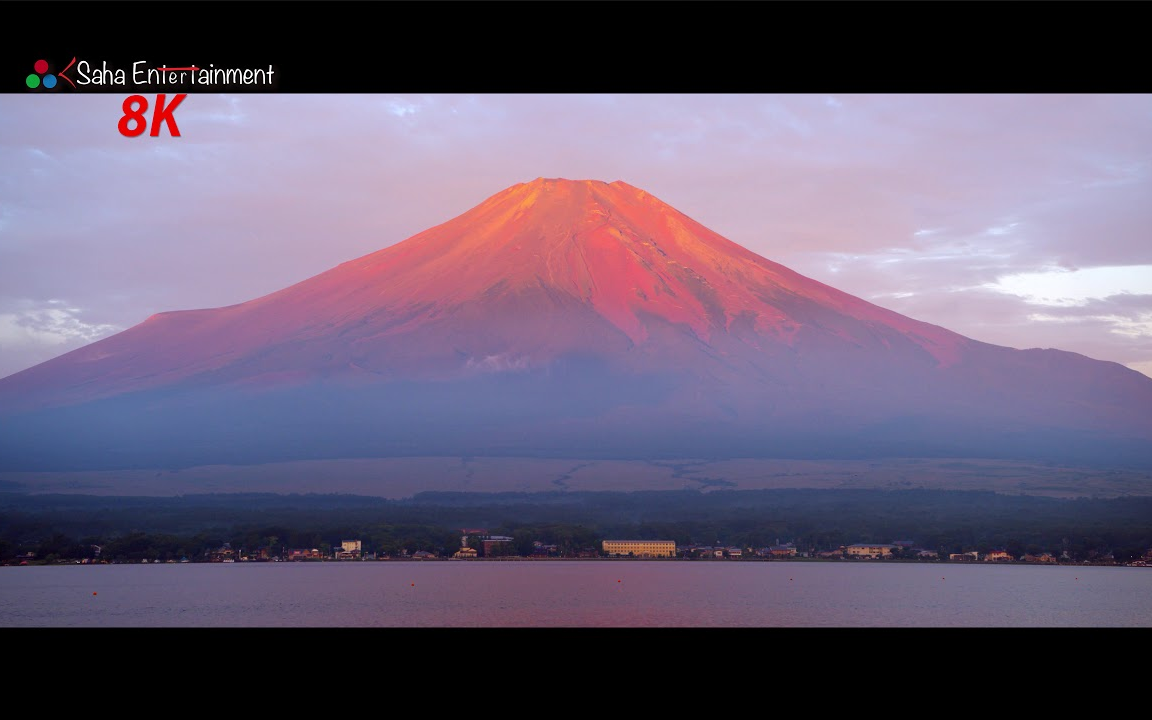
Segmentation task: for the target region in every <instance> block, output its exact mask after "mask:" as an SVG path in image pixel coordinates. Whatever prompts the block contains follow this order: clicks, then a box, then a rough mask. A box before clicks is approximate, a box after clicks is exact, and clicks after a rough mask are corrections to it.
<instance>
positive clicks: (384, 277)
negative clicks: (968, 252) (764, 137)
mask: <svg viewBox="0 0 1152 720" xmlns="http://www.w3.org/2000/svg"><path fill="white" fill-rule="evenodd" d="M0 408H3V410H0V422H2V423H3V424H2V425H0V451H2V458H3V459H0V468H4V467H11V468H24V469H31V468H42V467H49V466H51V467H57V466H60V467H63V466H67V467H89V466H137V465H141V464H145V465H147V464H182V463H203V462H253V461H258V460H283V459H291V458H295V457H340V456H371V455H394V454H464V455H467V454H543V455H561V456H572V457H576V456H580V457H591V456H599V455H608V456H614V457H615V456H631V457H643V456H646V455H653V454H655V455H662V456H667V455H681V456H710V457H716V456H724V455H741V456H756V455H765V454H766V455H785V456H811V455H819V456H858V455H877V454H879V455H912V456H915V455H923V454H935V455H939V454H946V455H950V454H956V455H981V456H1027V457H1029V458H1036V457H1046V456H1052V454H1053V453H1055V454H1056V455H1059V456H1064V455H1068V454H1069V453H1072V454H1073V455H1076V456H1084V457H1085V458H1097V457H1099V458H1102V459H1103V458H1111V459H1113V460H1115V459H1134V460H1137V461H1142V459H1152V454H1150V453H1149V450H1148V447H1147V446H1148V443H1149V441H1152V379H1149V378H1147V377H1145V376H1143V375H1141V374H1139V373H1136V372H1135V371H1132V370H1130V369H1128V368H1125V367H1123V366H1120V365H1118V364H1116V363H1107V362H1101V361H1096V360H1091V359H1089V358H1086V357H1083V356H1080V355H1076V354H1074V353H1066V352H1061V351H1057V350H1015V349H1011V348H1003V347H997V346H993V345H988V344H985V343H980V342H977V341H974V340H971V339H968V338H965V337H963V336H961V335H958V334H956V333H953V332H951V331H948V330H946V329H944V328H940V327H938V326H934V325H931V324H928V323H924V322H920V321H917V320H913V319H911V318H907V317H904V316H902V315H899V314H898V313H894V312H892V311H889V310H886V309H884V308H881V307H878V306H876V305H873V304H871V303H868V302H866V301H864V300H862V299H860V298H856V297H854V296H851V295H848V294H846V293H843V292H841V291H838V290H836V289H834V288H832V287H829V286H827V285H824V284H822V283H819V282H816V281H815V280H812V279H810V278H806V277H804V276H802V275H799V274H798V273H795V272H793V271H791V270H789V269H788V268H786V267H784V266H782V265H779V264H777V263H774V262H772V261H770V260H767V259H766V258H763V257H760V256H759V255H756V254H755V253H752V252H750V251H748V250H747V249H745V248H743V247H741V246H739V245H737V244H735V243H732V242H731V241H729V240H727V239H725V238H723V237H721V236H719V235H717V234H716V233H714V232H712V231H710V230H708V229H707V228H705V227H703V226H702V225H700V224H699V223H697V222H695V221H693V220H692V219H691V218H689V217H687V216H685V215H683V214H682V213H680V212H678V211H676V210H675V209H673V208H672V207H670V206H668V205H666V204H665V203H663V202H661V201H660V200H658V199H657V198H655V197H653V196H651V195H649V194H648V193H645V192H643V191H642V190H639V189H637V188H634V187H632V186H630V185H628V184H626V183H623V182H613V183H603V182H597V181H568V180H558V179H543V178H541V179H537V180H535V181H533V182H530V183H523V184H519V185H515V186H512V187H510V188H508V189H506V190H504V191H502V192H500V193H497V194H496V195H493V196H492V197H491V198H489V199H488V200H486V201H484V202H483V203H481V204H480V205H478V206H476V207H475V208H472V209H471V210H469V211H467V212H465V213H464V214H462V215H460V216H458V217H456V218H454V219H452V220H450V221H448V222H446V223H444V224H442V225H438V226H436V227H433V228H430V229H428V230H426V231H424V232H422V233H419V234H417V235H415V236H413V237H411V238H409V239H407V240H404V241H402V242H399V243H396V244H394V245H391V246H389V247H386V248H384V249H383V250H380V251H378V252H375V253H372V254H369V255H366V256H364V257H361V258H357V259H355V260H352V261H350V262H347V263H344V264H342V265H339V266H337V267H335V268H332V269H331V270H328V271H327V272H324V273H321V274H319V275H317V276H315V277H312V278H310V279H308V280H305V281H303V282H300V283H297V284H296V285H293V286H291V287H288V288H285V289H283V290H280V291H278V292H275V293H272V294H270V295H266V296H264V297H260V298H257V299H254V300H251V301H249V302H245V303H241V304H238V305H233V306H229V307H224V308H217V309H210V310H192V311H179V312H169V313H160V314H158V315H154V316H152V317H150V318H148V319H147V320H146V321H144V322H143V323H141V324H140V325H137V326H135V327H133V328H130V329H128V330H126V331H124V332H122V333H119V334H117V335H114V336H111V337H109V338H105V339H104V340H101V341H98V342H96V343H93V344H91V345H89V346H86V347H84V348H80V349H78V350H75V351H73V352H71V353H68V354H66V355H62V356H60V357H58V358H55V359H53V360H50V361H48V362H45V363H42V364H41V365H38V366H36V367H33V368H29V369H27V370H25V371H23V372H20V373H16V374H15V375H12V376H9V377H7V378H4V379H0ZM48 438H53V439H51V440H49V439H48ZM61 438H67V439H66V440H61Z"/></svg>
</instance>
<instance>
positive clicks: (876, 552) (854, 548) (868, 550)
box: [847, 543, 896, 558]
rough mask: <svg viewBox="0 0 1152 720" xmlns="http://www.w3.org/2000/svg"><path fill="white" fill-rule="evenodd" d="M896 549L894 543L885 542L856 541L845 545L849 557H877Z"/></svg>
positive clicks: (887, 554) (889, 553) (886, 554)
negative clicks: (853, 543)
mask: <svg viewBox="0 0 1152 720" xmlns="http://www.w3.org/2000/svg"><path fill="white" fill-rule="evenodd" d="M895 549H896V546H895V545H887V544H874V543H856V544H855V545H849V546H848V547H847V551H848V556H849V557H870V558H879V557H887V556H889V555H891V554H892V551H893V550H895Z"/></svg>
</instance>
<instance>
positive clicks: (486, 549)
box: [3, 529, 1152, 567]
mask: <svg viewBox="0 0 1152 720" xmlns="http://www.w3.org/2000/svg"><path fill="white" fill-rule="evenodd" d="M462 533H463V534H462V535H461V538H460V547H459V548H458V549H456V550H455V551H454V552H452V553H451V554H448V553H438V552H436V551H433V550H412V551H409V550H408V549H405V548H402V549H400V551H399V552H397V553H394V554H389V553H385V552H373V551H368V550H366V549H365V548H364V546H363V543H362V541H360V540H343V541H341V543H340V544H339V545H338V546H331V547H328V546H326V547H323V548H288V547H281V548H279V549H274V548H271V547H258V548H244V547H233V546H232V544H231V543H227V542H226V543H224V544H223V545H221V546H219V547H215V548H212V549H209V550H206V551H204V552H203V553H202V554H199V555H197V556H194V557H188V556H186V555H185V556H181V557H180V558H175V557H167V558H160V557H153V558H148V557H140V558H126V557H114V558H112V557H108V556H107V555H106V554H105V553H104V548H103V547H101V546H99V545H91V546H89V547H88V549H87V550H88V552H86V553H85V554H86V557H82V558H61V557H52V556H46V557H37V554H36V553H35V552H34V551H29V552H25V553H22V554H19V555H17V556H15V557H12V558H9V559H8V560H7V561H5V562H4V563H3V564H4V565H9V566H12V565H49V564H80V565H88V564H104V565H107V564H130V563H142V564H147V563H157V564H158V563H164V564H172V563H193V562H195V563H236V562H258V563H259V562H326V561H333V562H340V561H388V560H415V561H429V560H431V561H436V560H453V561H460V560H464V561H469V560H500V561H510V560H594V559H598V560H706V561H707V560H712V561H774V560H784V561H787V560H801V561H813V560H815V561H857V562H901V561H903V562H908V561H912V562H950V563H981V562H982V563H1026V564H1039V565H1117V566H1127V567H1152V548H1149V549H1148V550H1147V551H1146V552H1145V553H1144V555H1143V556H1142V557H1140V558H1136V559H1131V560H1127V561H1121V560H1117V559H1116V558H1115V557H1113V556H1112V554H1111V553H1103V554H1099V555H1096V556H1094V557H1091V558H1087V559H1074V558H1072V557H1071V556H1070V555H1069V554H1068V553H1067V552H1065V553H1062V554H1060V555H1054V554H1052V553H1049V552H1038V553H1023V554H1021V555H1019V556H1017V555H1013V554H1012V553H1009V552H1008V551H1007V550H1004V549H992V550H988V551H985V552H980V551H978V550H971V551H965V552H957V553H947V554H941V553H939V552H938V551H935V550H930V549H927V548H922V547H918V546H917V544H916V543H915V542H914V541H911V540H896V541H893V542H891V543H854V544H851V545H843V546H840V547H837V548H834V549H830V550H817V549H815V548H812V547H809V548H802V547H798V546H797V545H796V544H795V543H793V542H785V543H779V542H778V543H777V544H774V545H770V546H766V547H759V548H751V547H749V548H742V547H738V546H733V545H697V544H689V545H683V546H681V545H677V544H676V542H675V541H672V540H603V541H602V542H601V543H600V546H599V547H595V546H586V547H580V548H576V549H572V548H566V549H561V548H560V547H559V546H557V545H552V544H547V543H544V542H541V541H538V540H537V541H533V542H532V544H531V546H530V548H529V552H522V550H523V548H522V547H520V546H518V545H517V544H516V542H515V540H516V539H515V538H513V537H511V536H506V535H490V534H487V533H486V532H485V531H483V530H470V529H465V530H462Z"/></svg>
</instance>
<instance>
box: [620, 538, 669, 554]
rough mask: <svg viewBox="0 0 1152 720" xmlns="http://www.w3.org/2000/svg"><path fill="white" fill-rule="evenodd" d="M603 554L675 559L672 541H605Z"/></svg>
mask: <svg viewBox="0 0 1152 720" xmlns="http://www.w3.org/2000/svg"><path fill="white" fill-rule="evenodd" d="M604 552H605V553H607V554H609V555H632V556H633V557H676V543H675V541H673V540H605V541H604Z"/></svg>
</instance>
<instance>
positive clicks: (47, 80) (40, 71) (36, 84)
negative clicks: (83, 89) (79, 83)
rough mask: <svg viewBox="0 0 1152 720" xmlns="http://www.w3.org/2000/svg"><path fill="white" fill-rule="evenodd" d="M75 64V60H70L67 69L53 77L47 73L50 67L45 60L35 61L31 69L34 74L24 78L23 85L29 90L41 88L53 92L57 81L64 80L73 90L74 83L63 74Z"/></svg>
mask: <svg viewBox="0 0 1152 720" xmlns="http://www.w3.org/2000/svg"><path fill="white" fill-rule="evenodd" d="M75 62H76V58H72V62H70V63H68V67H66V68H64V69H63V70H61V71H60V72H58V73H56V74H55V75H53V74H52V73H50V72H48V70H49V69H50V66H49V65H48V61H47V60H37V61H36V62H35V63H33V65H32V69H33V70H35V71H36V72H34V73H32V74H30V75H29V76H28V77H26V78H24V84H25V85H27V86H28V89H29V90H36V89H37V88H41V87H42V88H44V89H46V90H54V89H55V88H56V85H57V84H58V80H64V81H65V82H67V83H68V84H69V85H71V86H72V87H73V88H75V87H76V83H74V82H72V78H70V77H68V76H67V75H65V74H64V73H66V72H67V71H68V68H71V67H72V63H75Z"/></svg>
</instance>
